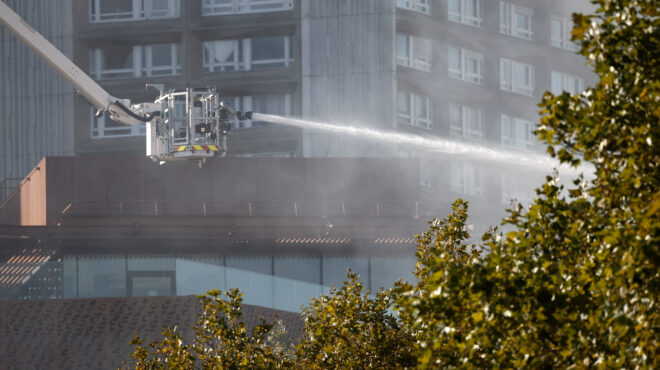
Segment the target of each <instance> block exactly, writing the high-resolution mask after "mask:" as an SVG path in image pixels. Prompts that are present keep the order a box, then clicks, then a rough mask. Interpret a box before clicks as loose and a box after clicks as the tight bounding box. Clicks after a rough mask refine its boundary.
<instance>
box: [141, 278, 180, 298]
mask: <svg viewBox="0 0 660 370" xmlns="http://www.w3.org/2000/svg"><path fill="white" fill-rule="evenodd" d="M131 279H132V284H133V286H132V289H133V290H132V292H131V293H132V296H133V297H156V296H171V295H174V292H173V291H172V277H170V276H133V277H131Z"/></svg>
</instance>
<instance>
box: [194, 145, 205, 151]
mask: <svg viewBox="0 0 660 370" xmlns="http://www.w3.org/2000/svg"><path fill="white" fill-rule="evenodd" d="M192 147H193V150H204V148H202V146H201V145H193V146H192Z"/></svg>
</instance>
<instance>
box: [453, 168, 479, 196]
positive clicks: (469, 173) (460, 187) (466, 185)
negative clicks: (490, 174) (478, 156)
mask: <svg viewBox="0 0 660 370" xmlns="http://www.w3.org/2000/svg"><path fill="white" fill-rule="evenodd" d="M449 178H450V180H449V181H450V182H449V186H450V188H451V190H452V191H453V192H455V193H459V194H464V195H469V196H473V197H479V198H483V197H484V193H485V191H484V185H483V179H484V172H483V169H482V168H481V167H479V166H476V165H474V164H472V163H461V162H455V161H452V162H451V163H450V164H449Z"/></svg>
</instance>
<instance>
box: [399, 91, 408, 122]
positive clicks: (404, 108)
mask: <svg viewBox="0 0 660 370" xmlns="http://www.w3.org/2000/svg"><path fill="white" fill-rule="evenodd" d="M396 107H397V109H396V110H397V113H400V114H405V115H407V116H409V115H410V95H409V94H406V93H404V92H401V91H399V92H398V93H397V99H396Z"/></svg>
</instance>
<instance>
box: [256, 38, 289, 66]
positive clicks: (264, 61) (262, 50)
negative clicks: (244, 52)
mask: <svg viewBox="0 0 660 370" xmlns="http://www.w3.org/2000/svg"><path fill="white" fill-rule="evenodd" d="M286 39H287V38H286V37H257V38H254V39H252V53H251V55H252V69H265V68H277V67H285V66H286V64H287V63H286V61H287V60H288V57H287V54H286V53H285V42H286Z"/></svg>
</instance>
